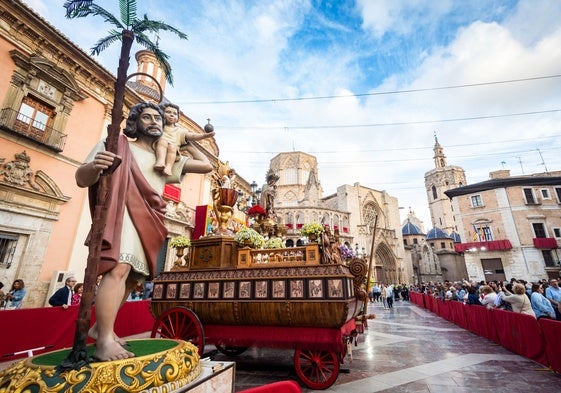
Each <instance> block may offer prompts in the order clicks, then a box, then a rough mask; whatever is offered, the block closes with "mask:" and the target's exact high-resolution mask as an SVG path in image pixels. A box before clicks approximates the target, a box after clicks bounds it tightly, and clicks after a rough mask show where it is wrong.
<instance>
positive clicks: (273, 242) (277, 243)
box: [263, 237, 284, 248]
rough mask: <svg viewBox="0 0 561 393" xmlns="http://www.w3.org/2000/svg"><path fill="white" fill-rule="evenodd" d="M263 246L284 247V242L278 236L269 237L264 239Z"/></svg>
mask: <svg viewBox="0 0 561 393" xmlns="http://www.w3.org/2000/svg"><path fill="white" fill-rule="evenodd" d="M263 248H284V244H283V242H282V239H281V238H280V237H271V238H269V239H267V240H266V241H265V245H264V246H263Z"/></svg>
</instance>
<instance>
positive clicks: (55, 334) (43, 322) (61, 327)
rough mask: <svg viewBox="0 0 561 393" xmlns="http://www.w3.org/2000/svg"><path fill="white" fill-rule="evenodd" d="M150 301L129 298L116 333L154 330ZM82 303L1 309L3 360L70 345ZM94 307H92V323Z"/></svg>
mask: <svg viewBox="0 0 561 393" xmlns="http://www.w3.org/2000/svg"><path fill="white" fill-rule="evenodd" d="M149 304H150V301H148V300H142V301H135V302H126V303H125V304H124V305H123V307H122V309H121V310H120V311H119V315H118V316H117V321H116V322H115V333H116V334H117V335H118V336H121V337H126V336H131V335H133V334H138V333H143V332H146V331H149V330H152V326H153V324H154V317H152V314H151V313H150V308H149ZM78 308H79V306H70V307H68V308H67V309H66V310H65V309H63V308H62V307H44V308H23V309H19V310H5V311H0V326H2V334H0V355H1V356H2V359H3V360H12V359H16V358H20V357H26V356H27V354H25V353H24V354H20V355H11V356H8V355H10V354H13V353H15V352H20V351H28V350H30V349H34V348H40V347H48V348H46V349H44V350H37V351H34V352H33V354H38V353H44V352H48V351H54V350H57V349H61V348H68V347H71V346H72V344H73V342H74V333H75V330H76V319H77V318H78ZM94 320H95V307H94V308H93V309H92V323H93V321H94Z"/></svg>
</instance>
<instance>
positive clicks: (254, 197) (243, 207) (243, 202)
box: [237, 180, 261, 213]
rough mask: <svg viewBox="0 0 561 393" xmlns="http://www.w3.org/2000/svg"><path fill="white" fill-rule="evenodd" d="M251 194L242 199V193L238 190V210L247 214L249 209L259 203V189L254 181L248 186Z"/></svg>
mask: <svg viewBox="0 0 561 393" xmlns="http://www.w3.org/2000/svg"><path fill="white" fill-rule="evenodd" d="M249 187H250V190H251V193H250V194H249V195H248V196H247V197H246V198H243V195H244V193H243V191H242V190H238V204H237V207H238V210H240V211H242V212H244V213H247V211H248V210H249V208H250V207H252V206H255V205H257V204H258V202H259V198H260V197H261V189H260V188H258V185H257V182H256V181H255V180H254V181H252V182H251V184H250V185H249Z"/></svg>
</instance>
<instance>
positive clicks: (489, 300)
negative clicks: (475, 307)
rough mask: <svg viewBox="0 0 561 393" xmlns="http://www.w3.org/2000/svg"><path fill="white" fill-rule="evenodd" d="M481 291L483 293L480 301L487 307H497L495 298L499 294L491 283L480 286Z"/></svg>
mask: <svg viewBox="0 0 561 393" xmlns="http://www.w3.org/2000/svg"><path fill="white" fill-rule="evenodd" d="M479 292H480V293H481V298H480V299H479V301H480V302H481V304H482V305H483V306H485V307H487V309H489V310H490V309H492V308H495V300H497V294H496V293H495V291H494V290H493V288H491V287H490V286H489V285H483V286H481V288H479Z"/></svg>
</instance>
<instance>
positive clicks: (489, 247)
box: [454, 239, 512, 253]
mask: <svg viewBox="0 0 561 393" xmlns="http://www.w3.org/2000/svg"><path fill="white" fill-rule="evenodd" d="M511 249H512V244H511V243H510V240H508V239H501V240H489V241H483V242H470V243H456V244H454V250H455V251H456V252H460V253H463V252H476V251H505V250H511Z"/></svg>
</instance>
